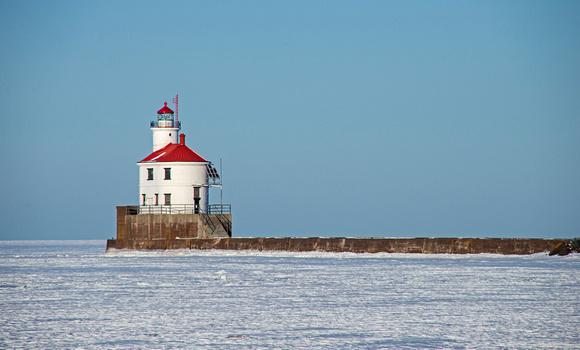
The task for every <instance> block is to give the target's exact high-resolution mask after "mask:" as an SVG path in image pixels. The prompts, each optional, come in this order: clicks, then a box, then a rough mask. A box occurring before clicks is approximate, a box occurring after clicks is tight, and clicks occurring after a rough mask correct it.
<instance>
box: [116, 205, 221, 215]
mask: <svg viewBox="0 0 580 350" xmlns="http://www.w3.org/2000/svg"><path fill="white" fill-rule="evenodd" d="M231 213H232V206H231V204H212V205H210V206H209V207H208V212H207V213H205V212H204V211H203V210H200V209H199V208H196V207H195V205H193V204H177V205H140V206H130V207H127V214H128V215H137V214H223V215H228V214H231Z"/></svg>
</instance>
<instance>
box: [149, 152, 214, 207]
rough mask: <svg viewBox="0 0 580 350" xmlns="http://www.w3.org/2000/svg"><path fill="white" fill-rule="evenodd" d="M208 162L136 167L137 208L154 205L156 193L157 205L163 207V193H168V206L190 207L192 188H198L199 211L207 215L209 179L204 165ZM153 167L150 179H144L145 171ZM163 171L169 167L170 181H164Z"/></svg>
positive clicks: (153, 164) (152, 164) (167, 163)
mask: <svg viewBox="0 0 580 350" xmlns="http://www.w3.org/2000/svg"><path fill="white" fill-rule="evenodd" d="M206 164H208V162H147V163H138V164H137V165H138V166H139V205H142V204H143V198H142V195H143V194H145V196H146V203H145V205H155V194H156V193H158V194H159V205H164V204H165V196H164V195H165V193H170V194H171V204H172V205H179V204H188V205H193V204H194V200H193V187H194V186H196V187H201V188H200V197H201V200H200V206H199V207H200V209H201V210H203V211H205V212H207V207H208V187H207V186H208V177H207V172H206V168H205V165H206ZM148 168H153V180H147V169H148ZM165 168H171V180H165Z"/></svg>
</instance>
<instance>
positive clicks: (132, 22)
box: [0, 1, 580, 239]
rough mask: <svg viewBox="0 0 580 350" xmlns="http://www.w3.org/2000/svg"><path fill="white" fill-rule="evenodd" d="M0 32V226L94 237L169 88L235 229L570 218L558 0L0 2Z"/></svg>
mask: <svg viewBox="0 0 580 350" xmlns="http://www.w3.org/2000/svg"><path fill="white" fill-rule="evenodd" d="M0 48H1V49H0V52H1V54H0V102H1V105H2V109H3V113H4V118H3V124H2V126H1V127H0V146H1V147H2V152H1V153H0V161H1V164H2V170H3V171H2V172H0V181H1V186H0V194H1V196H2V198H3V200H2V201H1V204H0V210H1V213H2V214H0V218H1V222H2V225H1V226H0V239H105V238H111V237H114V236H115V234H116V233H115V229H116V226H115V225H116V223H115V219H116V218H115V206H116V205H129V204H136V203H137V201H138V174H137V166H136V164H135V163H136V162H137V161H139V160H141V159H142V158H144V157H145V156H147V155H148V154H149V153H150V152H151V147H152V140H151V131H150V129H149V121H150V120H153V119H154V118H155V115H156V111H157V110H158V109H160V108H161V107H162V106H163V102H164V101H167V102H169V105H170V106H172V104H171V98H172V97H174V96H175V95H176V94H179V98H180V105H179V118H180V120H181V121H182V133H184V134H186V135H187V139H186V142H187V145H188V146H189V147H191V148H192V149H193V150H195V151H196V152H198V153H199V154H200V155H202V156H203V157H205V158H206V159H209V160H211V161H213V162H214V163H218V164H219V160H220V158H222V159H223V180H224V190H223V201H224V203H231V204H232V207H233V209H232V210H233V214H234V236H243V237H262V236H316V237H317V236H348V237H356V236H361V237H428V236H431V237H470V236H473V237H546V238H550V237H562V238H567V237H575V236H580V181H579V179H580V137H579V136H580V64H579V62H580V2H578V1H204V2H201V1H163V2H151V1H50V2H48V1H3V2H1V3H0ZM210 201H211V202H214V203H215V202H219V192H213V193H212V197H211V198H210Z"/></svg>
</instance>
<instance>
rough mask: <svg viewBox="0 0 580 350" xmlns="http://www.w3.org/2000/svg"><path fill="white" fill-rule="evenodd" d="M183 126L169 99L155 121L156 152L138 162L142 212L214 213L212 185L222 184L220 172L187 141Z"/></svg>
mask: <svg viewBox="0 0 580 350" xmlns="http://www.w3.org/2000/svg"><path fill="white" fill-rule="evenodd" d="M180 129H181V124H180V123H179V122H176V121H175V119H174V112H173V111H172V110H171V109H170V108H169V107H167V102H165V105H164V107H163V108H161V109H160V110H159V111H158V112H157V120H154V121H152V122H151V131H152V132H153V153H151V154H150V155H148V156H147V157H145V158H144V159H143V160H141V161H140V162H138V163H137V165H138V166H139V204H140V210H139V211H140V213H146V214H153V213H161V214H164V213H168V214H174V213H191V214H210V213H211V210H210V209H211V208H210V207H209V198H208V195H209V194H208V189H209V187H214V186H216V187H221V181H220V177H219V174H218V172H217V171H216V169H215V167H214V166H213V165H212V164H211V162H209V161H207V160H206V159H204V158H203V157H201V156H200V155H199V154H197V153H195V152H194V151H192V150H191V149H190V148H189V147H187V146H186V145H185V135H184V134H181V135H179V134H178V132H179V130H180ZM178 140H179V142H178ZM220 210H221V208H220Z"/></svg>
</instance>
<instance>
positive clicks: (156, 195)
mask: <svg viewBox="0 0 580 350" xmlns="http://www.w3.org/2000/svg"><path fill="white" fill-rule="evenodd" d="M155 205H159V193H155Z"/></svg>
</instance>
